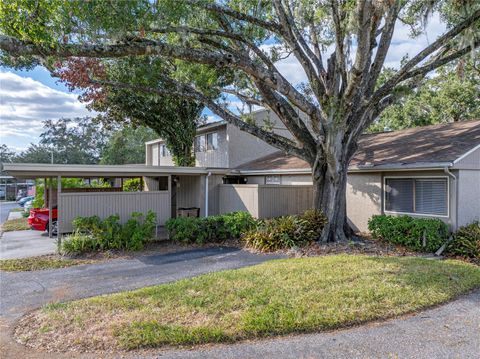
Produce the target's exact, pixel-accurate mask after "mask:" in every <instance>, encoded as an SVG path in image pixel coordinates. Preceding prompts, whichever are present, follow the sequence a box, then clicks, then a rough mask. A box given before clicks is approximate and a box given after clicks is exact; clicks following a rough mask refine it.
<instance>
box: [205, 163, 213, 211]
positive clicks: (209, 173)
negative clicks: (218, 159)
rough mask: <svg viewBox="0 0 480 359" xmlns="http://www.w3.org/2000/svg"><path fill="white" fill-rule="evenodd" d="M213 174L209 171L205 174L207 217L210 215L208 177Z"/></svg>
mask: <svg viewBox="0 0 480 359" xmlns="http://www.w3.org/2000/svg"><path fill="white" fill-rule="evenodd" d="M211 175H212V172H208V173H207V175H206V176H205V217H208V177H210V176H211Z"/></svg>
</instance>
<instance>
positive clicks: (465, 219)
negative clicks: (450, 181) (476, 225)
mask: <svg viewBox="0 0 480 359" xmlns="http://www.w3.org/2000/svg"><path fill="white" fill-rule="evenodd" d="M457 177H458V179H457V180H458V198H459V201H458V226H464V225H466V224H469V223H471V222H473V221H476V220H477V221H478V220H480V170H460V171H458V175H457Z"/></svg>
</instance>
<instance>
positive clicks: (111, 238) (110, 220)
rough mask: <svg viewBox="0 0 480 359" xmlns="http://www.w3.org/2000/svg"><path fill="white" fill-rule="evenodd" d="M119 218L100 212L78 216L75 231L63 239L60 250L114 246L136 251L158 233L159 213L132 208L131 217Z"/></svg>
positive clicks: (68, 252) (96, 248) (69, 252)
mask: <svg viewBox="0 0 480 359" xmlns="http://www.w3.org/2000/svg"><path fill="white" fill-rule="evenodd" d="M119 221H120V217H119V216H118V215H113V216H109V217H107V218H105V219H104V220H102V219H100V217H98V216H92V217H77V218H75V220H74V221H73V228H74V233H73V234H72V235H70V236H68V237H67V238H66V239H65V240H64V241H62V248H61V251H62V252H63V253H66V254H79V253H86V252H94V251H105V250H112V249H113V250H128V251H137V250H141V249H143V246H144V244H145V242H146V241H147V240H150V239H152V238H153V236H154V234H155V227H156V214H155V213H154V212H153V211H148V213H147V215H146V216H144V215H143V214H142V213H139V212H133V213H132V218H130V219H129V220H128V221H127V222H126V223H125V224H123V225H122V224H120V222H119Z"/></svg>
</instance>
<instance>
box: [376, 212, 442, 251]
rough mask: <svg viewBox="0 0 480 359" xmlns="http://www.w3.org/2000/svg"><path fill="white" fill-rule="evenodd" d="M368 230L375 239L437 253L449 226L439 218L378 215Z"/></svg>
mask: <svg viewBox="0 0 480 359" xmlns="http://www.w3.org/2000/svg"><path fill="white" fill-rule="evenodd" d="M368 229H369V230H370V232H371V234H372V236H373V238H382V239H384V240H386V241H388V242H391V243H394V244H400V245H402V246H405V247H407V248H410V249H412V250H415V251H425V252H435V251H436V250H437V249H438V248H440V247H441V246H442V244H444V243H445V241H446V239H447V236H448V227H447V225H446V224H445V223H444V222H442V221H441V220H440V219H437V218H413V217H409V216H399V217H395V216H386V215H378V216H373V217H372V218H370V219H369V221H368ZM424 236H425V243H424V240H423V239H424Z"/></svg>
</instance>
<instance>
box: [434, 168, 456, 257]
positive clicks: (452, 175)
mask: <svg viewBox="0 0 480 359" xmlns="http://www.w3.org/2000/svg"><path fill="white" fill-rule="evenodd" d="M443 172H445V174H447V175H448V177H450V178H452V179H453V184H454V186H455V228H454V229H456V228H457V225H458V185H457V177H456V176H455V175H454V174H453V173H452V172H450V169H449V168H448V167H444V168H443ZM448 200H449V201H450V198H449V199H448ZM452 229H453V228H452ZM452 239H453V234H451V235H450V237H449V238H448V239H447V241H446V242H445V243H444V244H443V245H442V246H441V247H440V248H439V249H438V250H437V251H436V252H435V255H436V256H440V255H441V254H442V253H443V251H444V250H445V249H446V248H447V245H448V243H450V242H451V241H452Z"/></svg>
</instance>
